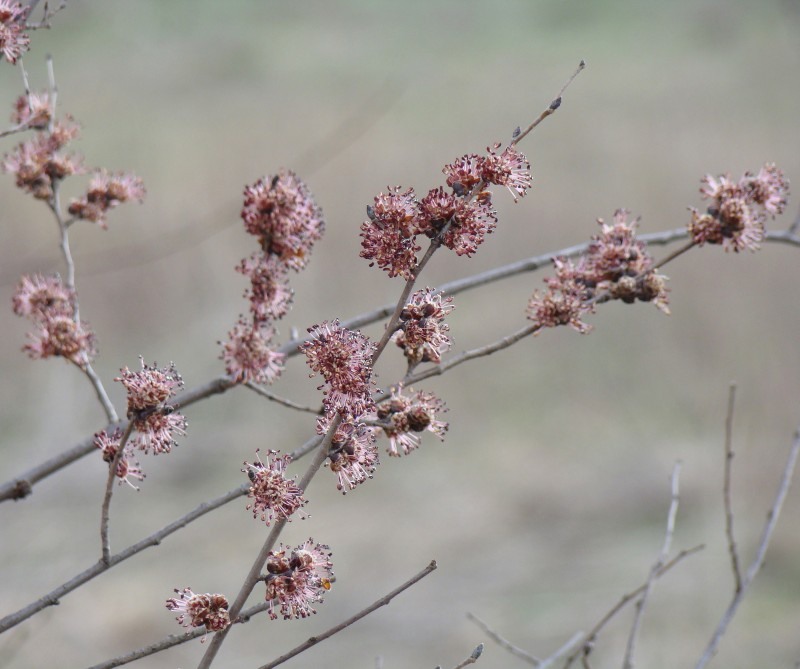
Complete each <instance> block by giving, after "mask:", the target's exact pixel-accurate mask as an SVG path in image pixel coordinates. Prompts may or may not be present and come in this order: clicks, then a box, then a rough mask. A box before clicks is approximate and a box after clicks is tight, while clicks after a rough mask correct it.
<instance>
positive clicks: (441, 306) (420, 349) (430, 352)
mask: <svg viewBox="0 0 800 669" xmlns="http://www.w3.org/2000/svg"><path fill="white" fill-rule="evenodd" d="M453 309H454V307H453V298H452V297H447V298H442V296H441V294H437V293H435V291H434V290H433V289H431V288H425V289H424V290H418V291H417V292H416V293H414V294H413V295H412V296H411V299H410V301H409V302H408V304H406V306H405V308H404V309H403V311H402V312H401V313H400V330H398V332H397V333H396V334H395V335H394V337H393V340H394V342H395V344H397V345H398V346H399V347H400V348H402V349H403V353H404V354H405V356H406V359H407V360H408V364H409V366H412V367H413V366H414V365H417V364H419V363H420V362H434V363H436V364H439V363H440V362H441V361H442V353H445V352H446V351H448V350H449V349H450V346H451V344H452V342H451V341H450V338H449V337H448V336H447V334H446V333H447V332H448V331H449V330H450V326H449V325H447V323H445V322H444V317H445V316H447V315H448V314H449V313H450V312H451V311H452V310H453Z"/></svg>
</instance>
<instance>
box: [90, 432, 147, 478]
mask: <svg viewBox="0 0 800 669" xmlns="http://www.w3.org/2000/svg"><path fill="white" fill-rule="evenodd" d="M121 439H122V430H120V429H119V428H117V429H116V430H114V431H113V432H112V433H111V434H107V433H106V431H105V430H103V431H102V432H98V433H97V434H95V435H94V445H95V446H97V448H99V449H100V451H101V453H102V456H103V461H104V462H107V463H108V464H111V463H112V462H113V461H114V458H115V457H116V455H117V452H118V451H119V442H120V440H121ZM116 475H117V477H118V478H119V484H120V485H122V484H123V483H127V484H128V485H129V486H130V487H131V488H133V489H134V490H139V487H138V486H137V485H135V484H134V483H132V482H131V479H132V478H133V479H137V480H138V481H144V479H145V474H144V473H143V472H142V470H141V468H140V467H139V463H138V462H136V460H135V459H134V455H133V448H131V446H130V445H129V444H125V449H124V452H123V454H122V457H121V458H120V461H119V463H118V464H117V474H116Z"/></svg>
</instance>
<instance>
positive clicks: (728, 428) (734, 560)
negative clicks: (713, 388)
mask: <svg viewBox="0 0 800 669" xmlns="http://www.w3.org/2000/svg"><path fill="white" fill-rule="evenodd" d="M735 401H736V384H735V383H731V386H730V391H729V393H728V412H727V414H726V415H725V475H724V481H723V484H722V499H723V502H724V505H725V536H726V537H727V538H728V553H730V556H731V569H733V578H734V581H735V583H736V587H735V589H734V592H739V590H741V589H742V570H741V567H740V566H739V553H738V552H737V550H736V540H735V539H734V535H733V504H732V502H731V465H732V464H733V408H734V404H735Z"/></svg>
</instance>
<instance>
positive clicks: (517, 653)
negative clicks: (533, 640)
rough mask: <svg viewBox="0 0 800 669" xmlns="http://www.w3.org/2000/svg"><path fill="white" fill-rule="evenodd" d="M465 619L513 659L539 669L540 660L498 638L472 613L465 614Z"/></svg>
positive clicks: (502, 638) (506, 640) (497, 635)
mask: <svg viewBox="0 0 800 669" xmlns="http://www.w3.org/2000/svg"><path fill="white" fill-rule="evenodd" d="M467 618H469V619H470V620H471V621H472V622H474V623H475V624H476V625H477V626H478V627H480V628H481V629H482V630H483V631H484V632H485V633H486V634H488V635H489V638H491V640H492V641H494V642H495V643H496V644H497V645H498V646H500V647H501V648H503V649H505V650H507V651H508V652H509V653H511V654H512V655H514V656H515V657H518V658H520V659H521V660H523V661H525V662H527V663H528V664H532V665H533V666H534V667H541V666H542V660H541V659H540V658H538V657H536V656H535V655H532V654H531V653H529V652H528V651H526V650H522V648H519V647H518V646H515V645H514V644H513V643H511V642H510V641H508V639H505V638H504V637H502V636H500V634H498V633H497V632H495V631H494V630H493V629H492V628H491V627H489V625H488V624H487V623H485V622H484V621H483V620H481V619H480V618H478V616H476V615H475V614H474V613H470V612H469V611H468V612H467Z"/></svg>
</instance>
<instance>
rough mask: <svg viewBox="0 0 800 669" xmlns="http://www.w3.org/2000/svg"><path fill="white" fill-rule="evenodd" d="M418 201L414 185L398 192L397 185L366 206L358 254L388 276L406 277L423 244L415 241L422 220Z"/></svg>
mask: <svg viewBox="0 0 800 669" xmlns="http://www.w3.org/2000/svg"><path fill="white" fill-rule="evenodd" d="M419 213H420V212H419V203H418V202H417V201H416V198H415V195H414V189H413V188H409V189H408V190H406V191H405V192H403V193H401V192H400V187H399V186H396V187H394V188H391V187H390V188H389V189H388V193H380V194H379V195H378V196H376V197H375V205H374V206H370V207H367V215H368V217H369V220H367V221H364V223H362V225H361V252H360V254H359V255H360V256H361V257H362V258H366V259H367V260H371V261H372V262H371V263H370V267H372V265H377V266H378V267H380V268H381V269H382V270H383V271H385V272H387V273H388V274H389V276H390V277H394V276H400V277H403V278H404V279H409V278H411V276H412V275H413V272H414V269H415V268H416V266H417V251H419V250H420V249H421V248H422V247H421V246H419V245H418V244H417V243H416V241H415V236H416V235H417V234H420V232H421V231H422V229H423V227H422V226H424V225H426V223H425V221H424V220H423V219H421V217H420V215H419Z"/></svg>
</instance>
